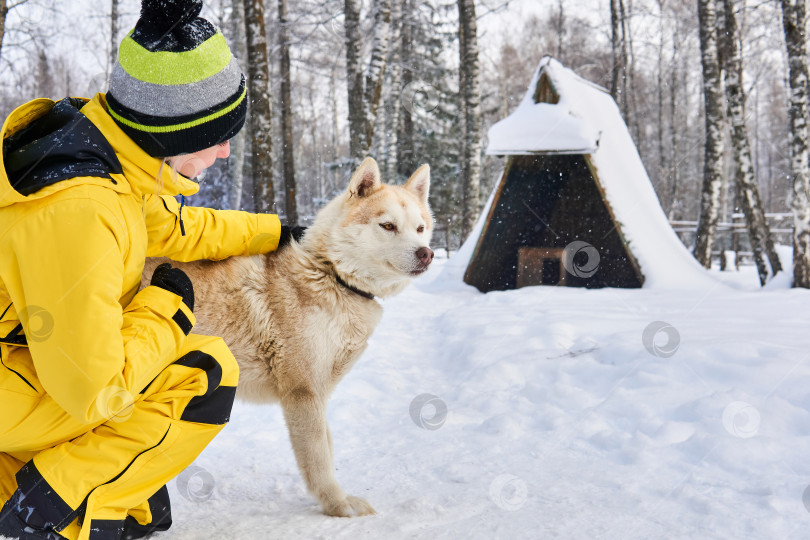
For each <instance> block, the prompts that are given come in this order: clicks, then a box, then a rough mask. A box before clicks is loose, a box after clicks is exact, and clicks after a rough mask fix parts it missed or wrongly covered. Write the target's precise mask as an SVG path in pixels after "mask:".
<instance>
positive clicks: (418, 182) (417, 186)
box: [405, 163, 430, 204]
mask: <svg viewBox="0 0 810 540" xmlns="http://www.w3.org/2000/svg"><path fill="white" fill-rule="evenodd" d="M405 189H407V190H408V191H410V192H412V193H414V194H416V196H417V197H419V198H420V199H421V200H422V202H424V203H425V204H427V202H428V194H429V191H430V165H428V164H427V163H425V164H424V165H422V166H421V167H419V168H418V169H416V172H415V173H413V175H411V177H410V178H409V179H408V181H407V182H405Z"/></svg>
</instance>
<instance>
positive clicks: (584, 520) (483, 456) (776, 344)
mask: <svg viewBox="0 0 810 540" xmlns="http://www.w3.org/2000/svg"><path fill="white" fill-rule="evenodd" d="M452 262H453V259H450V262H448V261H446V260H445V261H439V260H437V262H436V264H437V268H434V269H432V270H431V272H429V273H428V275H426V276H425V277H423V278H421V279H419V280H417V281H415V282H414V284H413V285H412V286H411V287H409V288H408V289H407V290H406V291H405V292H404V293H403V294H402V295H400V296H398V297H396V298H392V299H389V300H387V301H385V310H386V311H385V315H384V318H383V321H382V323H381V324H380V326H379V327H378V330H377V331H376V333H375V334H374V336H373V337H372V339H371V342H370V346H369V348H368V350H367V351H366V353H365V354H364V356H363V357H362V359H361V360H360V361H359V363H358V364H357V365H356V367H355V368H354V370H353V371H352V372H351V373H350V374H349V375H348V376H347V377H346V379H345V380H344V381H343V383H342V384H341V385H340V386H339V387H338V389H337V391H336V392H335V395H334V397H333V399H332V401H331V402H330V410H329V419H330V425H331V429H332V434H333V437H334V440H335V454H336V456H335V460H336V466H337V469H338V471H337V478H338V481H339V482H340V483H341V484H342V486H343V487H344V489H345V490H346V491H347V492H349V493H351V494H354V495H358V496H361V497H365V498H366V499H368V500H369V501H370V502H371V503H372V504H373V505H374V507H375V508H376V509H377V511H378V512H379V514H378V515H376V516H372V517H364V518H353V519H343V518H329V517H326V516H323V515H322V514H321V513H320V508H319V507H318V505H317V504H316V503H315V501H314V499H312V498H311V497H310V496H309V495H308V494H307V493H306V490H305V487H304V484H303V482H302V480H301V478H300V476H299V474H298V470H297V468H296V464H295V460H294V458H293V455H292V451H291V448H290V444H289V440H288V438H287V433H286V428H285V426H284V421H283V418H282V415H281V412H280V409H279V408H278V407H271V406H267V407H260V406H253V405H246V404H237V406H236V407H235V409H234V414H233V416H232V421H231V423H230V425H228V426H227V427H226V428H225V430H224V431H223V432H222V434H221V435H220V436H219V437H218V438H217V439H216V440H215V441H214V442H213V443H212V445H211V446H209V448H207V449H206V450H205V452H203V454H202V455H201V456H200V457H199V458H198V459H197V461H196V462H195V464H194V465H193V466H192V468H190V469H188V470H187V471H186V472H185V473H184V474H183V475H181V477H180V478H179V480H176V481H174V482H172V483H171V484H170V492H171V494H172V500H173V505H174V518H175V524H174V526H173V527H172V529H171V530H170V531H169V532H167V533H164V534H161V535H159V537H161V538H172V539H197V538H240V539H241V538H246V539H247V538H250V539H255V538H307V539H309V538H329V539H332V538H345V539H352V540H357V539H361V538H373V539H382V538H385V539H389V538H395V539H396V538H431V539H435V538H453V539H455V538H463V539H465V540H466V539H478V538H480V539H494V538H503V539H513V538H541V539H545V538H549V539H556V538H559V539H579V538H582V539H592V538H605V539H619V538H621V539H650V538H667V539H708V538H711V539H715V538H717V539H734V540H739V539H743V538H756V539H772V538H780V539H782V538H784V539H800V538H801V539H805V538H808V537H810V489H808V486H810V460H809V459H808V455H810V411H809V410H808V409H810V331H809V330H810V309H809V308H810V291H806V290H790V289H787V288H780V287H778V286H774V287H769V288H768V289H767V290H764V291H763V290H759V288H758V286H757V283H756V277H755V274H754V273H753V269H752V268H746V269H744V272H741V273H739V274H738V273H723V274H721V273H720V272H713V273H712V275H713V276H714V277H716V278H718V281H717V283H716V285H714V286H713V287H709V288H698V289H696V290H660V289H641V290H616V289H603V290H584V289H572V288H555V287H529V288H524V289H520V290H515V291H507V292H493V293H489V294H486V295H484V294H480V293H479V292H478V291H476V290H475V289H473V288H471V287H468V286H466V285H464V284H463V283H461V281H460V279H459V272H458V268H457V267H456V268H454V267H453V265H452V264H451V263H452ZM442 266H444V268H442ZM424 394H429V396H423V395H424ZM420 396H421V398H420ZM431 396H432V397H431ZM420 405H421V407H420ZM419 424H421V426H422V427H420V425H419Z"/></svg>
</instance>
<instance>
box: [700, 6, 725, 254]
mask: <svg viewBox="0 0 810 540" xmlns="http://www.w3.org/2000/svg"><path fill="white" fill-rule="evenodd" d="M697 4H698V21H699V23H698V26H699V35H700V59H701V64H702V66H703V101H704V104H705V111H706V113H705V114H706V118H705V130H706V143H705V147H704V162H703V188H702V192H701V198H700V217H699V219H698V227H697V237H696V239H695V247H694V255H695V258H696V259H697V260H698V262H700V264H702V265H703V266H705V267H706V268H710V267H711V264H712V247H713V246H714V240H715V235H716V232H717V221H718V218H719V211H720V193H721V191H722V184H723V133H724V131H725V129H724V124H725V118H724V114H723V109H724V96H723V86H722V84H723V81H722V79H721V74H720V62H719V58H718V49H717V12H716V4H715V0H698V3H697Z"/></svg>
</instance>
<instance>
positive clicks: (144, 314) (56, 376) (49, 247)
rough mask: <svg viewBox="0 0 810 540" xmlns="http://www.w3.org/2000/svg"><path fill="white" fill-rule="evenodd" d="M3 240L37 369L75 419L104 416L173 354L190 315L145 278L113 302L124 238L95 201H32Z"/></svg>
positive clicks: (122, 231) (126, 243)
mask: <svg viewBox="0 0 810 540" xmlns="http://www.w3.org/2000/svg"><path fill="white" fill-rule="evenodd" d="M102 189H103V188H102ZM12 247H13V250H12V251H13V257H15V258H16V266H17V268H18V271H19V274H18V276H19V279H18V280H17V283H15V284H14V286H13V287H10V292H11V293H12V301H13V302H14V306H15V308H16V309H17V313H18V314H19V316H20V322H21V323H22V324H23V330H24V331H25V334H26V338H27V340H28V346H29V349H30V352H31V356H32V358H33V362H34V368H35V369H36V372H37V377H38V378H39V381H40V383H41V385H42V387H43V389H44V390H45V391H46V392H47V393H48V394H49V395H50V396H51V397H52V398H53V399H54V400H55V401H56V403H57V404H59V405H60V406H61V407H62V408H63V409H64V410H65V411H67V412H68V414H70V415H71V416H72V417H74V418H75V419H76V420H78V421H80V422H83V423H85V424H95V423H99V422H101V421H104V420H106V419H109V418H111V417H113V416H114V415H115V413H116V412H119V411H120V408H121V406H123V405H125V404H126V403H127V402H128V401H130V402H131V401H132V400H133V399H134V396H137V395H138V393H139V392H140V391H141V390H143V388H145V387H146V386H147V385H148V384H149V383H150V382H151V381H152V379H154V377H156V376H157V374H158V373H160V371H162V370H163V369H164V368H165V367H166V366H168V365H169V364H171V363H172V362H173V361H174V360H175V359H176V358H177V357H178V356H179V355H180V351H181V347H182V346H183V343H184V342H185V337H186V335H187V334H188V332H189V331H190V330H191V327H192V326H193V325H194V323H195V319H194V315H193V314H192V313H191V311H190V310H189V309H188V307H187V306H185V304H183V302H182V299H181V297H180V296H177V295H175V294H173V293H171V292H169V291H166V290H164V289H161V288H159V287H155V286H148V287H146V288H144V289H143V290H142V291H140V292H139V293H138V294H137V295H136V296H135V297H134V299H133V300H132V302H131V303H130V305H129V306H127V307H126V308H122V306H121V304H120V303H119V299H120V298H121V296H122V289H123V287H124V280H123V277H124V262H123V256H124V253H126V251H127V250H128V247H129V239H128V236H127V231H126V230H125V228H124V226H123V220H121V219H120V216H118V215H116V214H115V213H114V212H113V211H112V210H110V209H109V208H108V207H107V206H105V205H104V204H102V203H100V202H98V201H95V200H92V199H90V198H71V199H68V200H61V201H55V202H53V203H52V204H50V205H48V206H46V207H41V208H39V209H37V211H36V212H33V213H31V214H29V215H28V216H27V217H26V218H25V219H24V220H23V221H21V222H19V223H17V224H16V225H15V229H14V239H13V241H12Z"/></svg>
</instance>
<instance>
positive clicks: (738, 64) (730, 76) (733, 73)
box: [720, 0, 782, 285]
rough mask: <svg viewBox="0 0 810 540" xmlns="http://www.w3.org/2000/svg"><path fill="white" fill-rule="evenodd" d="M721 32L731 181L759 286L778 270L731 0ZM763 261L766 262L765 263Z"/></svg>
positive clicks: (726, 0)
mask: <svg viewBox="0 0 810 540" xmlns="http://www.w3.org/2000/svg"><path fill="white" fill-rule="evenodd" d="M723 12H724V13H723V15H724V19H725V24H724V26H725V31H724V32H721V34H720V36H721V37H720V43H721V47H720V50H721V51H722V54H721V58H722V67H723V74H724V80H725V83H726V84H725V88H726V102H727V108H728V119H729V123H730V124H731V144H732V149H733V156H734V181H735V184H736V186H737V197H738V199H739V202H740V204H741V206H742V209H743V214H744V216H745V223H746V225H747V226H748V237H749V239H750V242H751V251H752V252H753V254H754V262H755V263H756V265H757V272H758V274H759V282H760V284H762V285H764V284H765V283H766V282H767V281H768V278H769V277H770V276H773V275H774V274H776V273H777V272H779V271H780V270H781V269H782V265H781V264H780V262H779V257H778V256H777V255H776V250H775V249H774V246H773V239H772V238H771V231H770V228H769V227H768V222H767V221H766V220H765V211H764V209H763V208H762V200H761V198H760V196H759V188H758V187H757V182H756V178H755V176H754V165H753V160H752V159H751V146H750V144H749V142H748V131H747V129H746V125H745V90H744V88H743V85H742V74H743V66H742V54H741V44H740V32H739V27H738V25H737V16H736V14H735V13H734V2H733V0H723ZM766 258H767V260H766Z"/></svg>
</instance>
